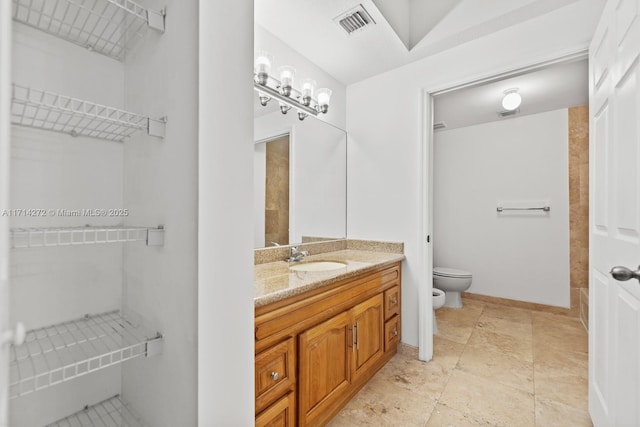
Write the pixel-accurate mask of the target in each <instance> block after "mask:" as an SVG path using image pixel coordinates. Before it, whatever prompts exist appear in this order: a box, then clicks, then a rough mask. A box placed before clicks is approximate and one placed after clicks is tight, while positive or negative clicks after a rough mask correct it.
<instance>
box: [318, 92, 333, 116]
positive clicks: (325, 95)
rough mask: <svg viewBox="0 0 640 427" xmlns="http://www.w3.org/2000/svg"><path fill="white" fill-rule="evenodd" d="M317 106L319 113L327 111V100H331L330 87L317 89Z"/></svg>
mask: <svg viewBox="0 0 640 427" xmlns="http://www.w3.org/2000/svg"><path fill="white" fill-rule="evenodd" d="M317 94H318V108H319V109H320V112H321V113H326V112H327V111H329V100H331V89H327V88H322V89H318V92H317Z"/></svg>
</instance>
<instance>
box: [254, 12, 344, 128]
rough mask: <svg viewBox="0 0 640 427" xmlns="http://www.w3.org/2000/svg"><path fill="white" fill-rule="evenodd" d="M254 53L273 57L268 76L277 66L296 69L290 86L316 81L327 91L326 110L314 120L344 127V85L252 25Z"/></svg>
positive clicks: (257, 26)
mask: <svg viewBox="0 0 640 427" xmlns="http://www.w3.org/2000/svg"><path fill="white" fill-rule="evenodd" d="M255 50H266V51H267V52H269V53H270V54H271V55H273V56H274V60H273V65H272V73H275V72H277V71H276V70H277V69H278V67H280V66H282V65H292V66H293V67H294V68H295V69H296V76H295V80H294V82H293V86H294V87H297V88H299V87H300V86H299V84H298V83H299V82H300V81H302V80H303V79H305V78H312V79H314V80H315V81H316V83H317V86H316V87H317V88H321V87H327V88H329V89H331V101H330V104H329V111H328V112H327V113H326V114H319V115H318V118H319V119H320V120H322V121H325V122H328V123H331V124H333V125H335V126H338V127H339V128H341V129H345V128H346V121H347V120H346V87H345V85H343V84H342V83H340V82H338V80H336V79H335V78H333V77H332V76H331V75H329V74H327V72H326V71H324V70H323V69H322V68H320V67H318V66H317V65H316V64H314V63H313V62H311V61H309V60H308V59H307V58H306V57H305V56H304V55H303V54H301V53H300V52H297V51H295V50H293V49H292V48H291V47H290V46H289V45H287V44H285V43H284V42H283V41H282V40H280V39H279V38H277V37H276V36H274V35H273V34H271V33H270V32H268V31H267V30H265V29H264V28H262V27H261V26H259V25H256V26H255ZM276 77H277V75H276ZM296 82H297V83H296ZM289 114H291V113H289Z"/></svg>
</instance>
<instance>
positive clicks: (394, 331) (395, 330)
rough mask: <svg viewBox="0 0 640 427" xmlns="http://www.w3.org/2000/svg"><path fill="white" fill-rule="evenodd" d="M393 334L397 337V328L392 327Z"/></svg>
mask: <svg viewBox="0 0 640 427" xmlns="http://www.w3.org/2000/svg"><path fill="white" fill-rule="evenodd" d="M393 336H394V337H397V336H398V330H397V329H394V330H393Z"/></svg>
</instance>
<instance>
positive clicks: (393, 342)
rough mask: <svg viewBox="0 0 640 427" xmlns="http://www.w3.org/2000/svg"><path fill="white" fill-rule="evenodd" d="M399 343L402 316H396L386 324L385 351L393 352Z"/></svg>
mask: <svg viewBox="0 0 640 427" xmlns="http://www.w3.org/2000/svg"><path fill="white" fill-rule="evenodd" d="M398 342H400V316H395V317H394V318H392V319H391V320H387V322H386V323H385V324H384V351H385V352H386V351H389V350H393V349H394V348H395V347H396V346H397V345H398Z"/></svg>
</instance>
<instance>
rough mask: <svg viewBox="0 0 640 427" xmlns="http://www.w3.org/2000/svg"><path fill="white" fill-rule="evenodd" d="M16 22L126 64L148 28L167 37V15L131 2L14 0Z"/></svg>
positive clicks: (103, 0)
mask: <svg viewBox="0 0 640 427" xmlns="http://www.w3.org/2000/svg"><path fill="white" fill-rule="evenodd" d="M13 19H14V20H15V21H17V22H20V23H22V24H25V25H28V26H30V27H33V28H35V29H37V30H40V31H44V32H45V33H48V34H50V35H52V36H55V37H59V38H61V39H63V40H66V41H68V42H71V43H74V44H76V45H78V46H82V47H84V48H87V49H89V50H91V51H94V52H97V53H100V54H103V55H106V56H110V57H112V58H115V59H117V60H119V61H123V60H124V58H125V56H126V52H127V48H128V46H129V45H130V44H131V43H132V42H134V41H135V40H136V39H139V38H140V37H142V36H143V35H144V32H145V30H146V29H147V28H151V29H153V30H156V31H158V32H160V33H164V23H165V12H164V10H159V11H154V10H149V9H145V8H144V7H142V6H141V5H139V4H137V3H135V2H133V1H131V0H93V1H84V0H56V1H51V0H13Z"/></svg>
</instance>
